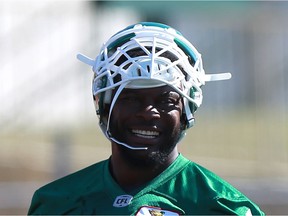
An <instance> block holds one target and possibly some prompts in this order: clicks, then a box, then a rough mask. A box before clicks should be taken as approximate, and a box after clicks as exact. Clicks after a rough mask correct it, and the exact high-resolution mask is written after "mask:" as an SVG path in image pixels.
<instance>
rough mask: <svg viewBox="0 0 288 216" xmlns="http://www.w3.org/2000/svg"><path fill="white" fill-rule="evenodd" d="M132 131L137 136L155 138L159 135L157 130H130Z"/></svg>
mask: <svg viewBox="0 0 288 216" xmlns="http://www.w3.org/2000/svg"><path fill="white" fill-rule="evenodd" d="M132 133H133V134H134V135H136V136H138V137H141V138H145V139H155V138H157V137H158V136H159V134H160V133H159V132H157V131H148V130H135V129H134V130H132Z"/></svg>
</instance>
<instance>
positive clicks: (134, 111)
mask: <svg viewBox="0 0 288 216" xmlns="http://www.w3.org/2000/svg"><path fill="white" fill-rule="evenodd" d="M182 109H183V104H182V100H181V96H180V95H179V94H178V93H177V92H176V91H175V90H173V88H171V87H170V86H162V87H157V88H148V89H124V90H123V91H122V92H121V94H120V95H119V97H118V99H117V102H116V103H115V106H114V108H113V111H112V116H111V122H110V130H111V134H112V136H113V137H114V138H116V139H117V140H119V141H121V142H124V143H126V144H128V145H130V146H133V147H147V148H148V149H147V150H131V149H128V148H126V147H123V146H119V147H118V148H120V152H121V154H123V155H122V156H123V157H124V158H125V159H127V160H129V161H130V162H132V163H133V164H135V165H138V166H139V165H142V166H146V165H148V164H150V165H155V164H159V163H164V162H165V160H166V159H167V157H169V155H170V154H171V152H172V151H173V150H174V148H175V146H176V144H177V142H178V140H179V137H180V136H181V113H182Z"/></svg>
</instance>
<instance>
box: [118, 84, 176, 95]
mask: <svg viewBox="0 0 288 216" xmlns="http://www.w3.org/2000/svg"><path fill="white" fill-rule="evenodd" d="M121 94H135V95H139V96H140V95H141V96H142V95H143V96H149V97H153V96H165V95H167V96H168V95H169V96H177V97H179V96H180V95H179V94H178V93H177V92H176V91H175V90H174V89H173V88H172V87H171V86H168V85H165V86H160V87H154V88H141V89H131V88H125V89H123V91H122V92H121ZM121 94H120V95H121Z"/></svg>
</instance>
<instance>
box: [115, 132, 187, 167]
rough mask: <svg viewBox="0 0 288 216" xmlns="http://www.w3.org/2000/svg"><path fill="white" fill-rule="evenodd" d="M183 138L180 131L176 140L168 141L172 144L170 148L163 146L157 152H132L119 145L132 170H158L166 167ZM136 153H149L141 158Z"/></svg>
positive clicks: (148, 150)
mask: <svg viewBox="0 0 288 216" xmlns="http://www.w3.org/2000/svg"><path fill="white" fill-rule="evenodd" d="M181 136H182V130H179V131H177V133H176V136H175V137H174V138H171V139H169V140H167V142H166V143H170V145H169V146H167V145H162V146H160V148H159V149H155V150H150V149H149V148H148V149H147V150H131V149H129V148H127V147H125V146H122V145H119V149H120V154H122V157H123V158H124V159H125V160H126V162H127V164H129V165H130V166H131V168H137V169H149V170H157V169H159V168H161V167H163V166H165V165H166V163H167V160H168V158H169V156H170V154H171V152H172V151H173V150H174V148H175V147H176V145H177V144H178V141H179V140H180V138H181ZM135 151H147V155H146V156H145V157H139V156H137V154H135Z"/></svg>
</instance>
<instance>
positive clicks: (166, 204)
mask: <svg viewBox="0 0 288 216" xmlns="http://www.w3.org/2000/svg"><path fill="white" fill-rule="evenodd" d="M127 178H129V176H127ZM28 214H30V215H31V214H50V215H59V214H74V215H76V214H77V215H80V214H86V215H93V214H94V215H95V214H100V215H105V214H106V215H179V214H187V215H193V214H197V215H199V214H202V215H203V214H218V215H219V214H226V215H227V214H237V215H252V214H253V215H264V213H263V212H262V211H261V210H260V209H259V208H258V207H257V205H255V204H254V203H253V202H251V201H250V200H249V199H248V198H247V197H245V196H244V195H243V194H242V193H240V192H239V191H238V190H236V189H235V188H234V187H232V186H231V185H230V184H229V183H227V182H226V181H224V180H222V179H221V178H220V177H218V176H217V175H215V174H213V173H212V172H211V171H209V170H207V169H205V168H203V167H201V166H199V165H198V164H196V163H194V162H192V161H190V160H188V159H186V158H185V157H183V156H182V155H181V154H180V155H179V156H178V157H177V159H176V160H175V161H174V162H173V163H172V164H171V165H170V166H169V167H168V168H167V169H166V170H165V171H164V172H162V173H161V174H160V175H159V176H158V177H156V178H155V179H153V180H152V181H151V182H149V183H148V184H147V185H146V186H145V187H144V188H142V189H141V190H140V191H137V192H134V193H133V192H132V193H126V192H125V191H124V190H122V189H121V187H120V186H119V185H118V184H117V183H116V182H115V180H114V179H113V177H112V176H111V174H110V171H109V160H105V161H101V162H99V163H96V164H94V165H92V166H89V167H87V168H85V169H83V170H80V171H78V172H76V173H73V174H71V175H68V176H66V177H64V178H61V179H59V180H56V181H54V182H52V183H49V184H48V185H45V186H43V187H42V188H40V189H38V190H37V191H36V192H35V194H34V196H33V199H32V203H31V206H30V209H29V212H28Z"/></svg>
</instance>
